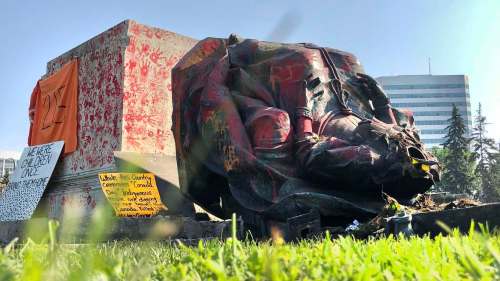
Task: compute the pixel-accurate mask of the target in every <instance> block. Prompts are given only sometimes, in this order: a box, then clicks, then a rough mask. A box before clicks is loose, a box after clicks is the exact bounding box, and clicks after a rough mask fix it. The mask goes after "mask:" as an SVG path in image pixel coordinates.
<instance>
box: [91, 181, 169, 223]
mask: <svg viewBox="0 0 500 281" xmlns="http://www.w3.org/2000/svg"><path fill="white" fill-rule="evenodd" d="M99 182H100V183H101V188H102V191H103V192H104V194H105V195H106V198H107V199H108V201H109V202H110V203H111V205H112V206H113V208H114V209H115V212H116V215H117V216H119V217H150V216H153V215H156V214H157V213H158V212H159V211H161V210H166V209H167V208H166V207H165V205H163V203H162V202H161V200H160V194H159V192H158V188H157V186H156V181H155V176H154V175H153V174H151V173H101V174H99Z"/></svg>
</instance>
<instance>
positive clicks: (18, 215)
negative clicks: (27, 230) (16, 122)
mask: <svg viewBox="0 0 500 281" xmlns="http://www.w3.org/2000/svg"><path fill="white" fill-rule="evenodd" d="M63 146H64V142H63V141H57V142H52V143H47V144H42V145H35V146H29V147H26V148H25V149H24V150H23V153H22V154H21V159H20V160H19V164H18V166H17V167H16V169H15V170H14V173H13V174H12V176H11V177H10V180H9V184H8V185H7V186H6V187H5V189H4V191H3V192H1V193H0V221H16V220H26V219H29V218H31V216H32V215H33V212H34V211H35V208H36V206H37V205H38V202H39V201H40V198H42V195H43V192H44V191H45V188H46V187H47V184H48V182H49V180H50V177H51V176H52V172H53V171H54V168H55V166H56V163H57V161H58V160H59V156H60V155H61V151H62V149H63Z"/></svg>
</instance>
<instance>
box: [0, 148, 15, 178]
mask: <svg viewBox="0 0 500 281" xmlns="http://www.w3.org/2000/svg"><path fill="white" fill-rule="evenodd" d="M19 156H20V154H19V153H17V152H11V151H0V177H3V176H4V175H5V174H9V175H11V174H12V172H14V169H15V168H16V166H17V161H18V159H19Z"/></svg>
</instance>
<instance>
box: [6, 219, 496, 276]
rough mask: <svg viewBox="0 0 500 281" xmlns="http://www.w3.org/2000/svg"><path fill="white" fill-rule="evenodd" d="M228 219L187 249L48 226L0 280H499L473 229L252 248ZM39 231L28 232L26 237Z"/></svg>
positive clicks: (486, 245)
mask: <svg viewBox="0 0 500 281" xmlns="http://www.w3.org/2000/svg"><path fill="white" fill-rule="evenodd" d="M108 214H109V212H108ZM235 221H236V220H235V219H233V236H232V238H229V239H227V240H225V241H217V240H212V241H207V242H204V243H201V242H200V243H199V244H198V245H197V246H194V247H188V246H185V245H183V244H179V243H174V242H158V241H156V242H154V241H143V242H132V241H121V242H112V243H89V244H73V245H70V244H62V243H58V241H57V239H58V238H57V237H56V235H55V233H56V229H57V228H58V225H57V223H54V222H53V221H51V222H49V224H48V225H46V226H47V230H46V231H45V232H46V234H45V238H44V239H42V242H40V243H36V242H33V240H31V239H27V240H26V241H24V242H23V243H18V242H17V241H16V240H14V241H12V242H11V243H10V244H9V245H7V246H5V247H3V248H2V249H0V281H1V280H453V281H455V280H500V234H498V233H496V234H488V232H487V231H486V230H484V228H483V230H482V231H481V232H474V231H472V229H474V225H471V231H469V233H468V234H467V235H461V234H459V233H458V232H457V231H450V235H448V236H437V237H435V238H432V239H431V238H429V237H422V238H418V237H410V238H405V237H403V236H400V237H393V236H389V237H386V238H379V239H368V240H357V239H355V238H352V237H342V238H337V239H331V238H330V237H329V235H328V234H327V235H326V237H325V238H321V239H312V240H303V241H300V242H297V243H283V241H282V240H281V239H275V240H274V242H273V241H267V242H259V243H257V242H253V241H251V240H250V241H239V240H237V239H236V237H235V233H236V231H235V229H236V224H235ZM110 223H112V219H111V220H110V218H109V216H107V215H106V212H105V211H100V210H97V211H96V212H95V213H94V216H93V218H92V223H91V225H90V227H89V229H90V231H89V233H88V234H87V239H88V240H89V241H99V240H101V239H102V238H103V237H105V235H106V234H105V233H106V229H109V226H110ZM41 229H42V228H41V227H40V226H39V225H31V226H29V227H28V230H27V233H28V236H29V237H35V236H36V235H35V234H40V232H43V231H42V230H41ZM62 229H64V227H63V228H62ZM30 233H31V234H30ZM38 238H40V235H38ZM38 238H37V239H38ZM278 238H279V237H278Z"/></svg>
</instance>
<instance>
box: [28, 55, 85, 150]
mask: <svg viewBox="0 0 500 281" xmlns="http://www.w3.org/2000/svg"><path fill="white" fill-rule="evenodd" d="M77 116H78V61H77V60H76V59H75V60H72V61H70V62H68V63H66V64H65V65H64V66H63V67H61V69H60V70H59V71H58V72H56V73H54V74H53V75H51V76H49V77H47V78H45V79H42V80H39V81H38V83H37V84H36V86H35V89H33V93H32V94H31V101H30V121H31V127H30V133H29V137H28V144H29V145H30V146H31V145H37V144H44V143H49V142H53V141H59V140H62V141H64V154H68V153H71V152H73V151H75V150H76V147H77V145H78V140H77V126H78V121H77Z"/></svg>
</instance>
